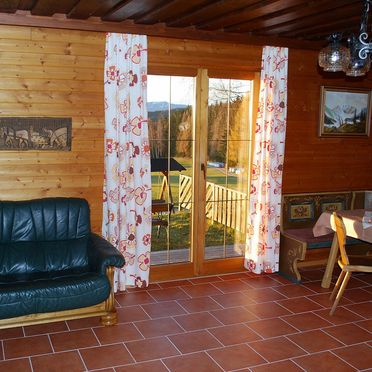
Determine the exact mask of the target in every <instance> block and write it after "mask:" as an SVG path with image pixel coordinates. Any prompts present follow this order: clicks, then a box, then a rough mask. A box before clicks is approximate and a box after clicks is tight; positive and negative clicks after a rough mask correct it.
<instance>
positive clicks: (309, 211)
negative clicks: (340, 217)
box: [281, 191, 353, 231]
mask: <svg viewBox="0 0 372 372" xmlns="http://www.w3.org/2000/svg"><path fill="white" fill-rule="evenodd" d="M352 199H353V194H352V192H351V191H340V192H324V193H306V194H305V193H304V194H283V196H282V223H281V230H282V231H284V230H286V229H294V228H306V227H313V226H314V225H315V222H316V221H317V220H318V218H319V216H320V215H321V214H322V213H323V212H326V211H329V212H335V211H338V210H344V209H351V206H352Z"/></svg>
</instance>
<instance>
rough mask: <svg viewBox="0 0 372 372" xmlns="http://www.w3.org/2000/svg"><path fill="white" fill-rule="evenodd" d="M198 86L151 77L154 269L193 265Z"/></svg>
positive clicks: (190, 81)
mask: <svg viewBox="0 0 372 372" xmlns="http://www.w3.org/2000/svg"><path fill="white" fill-rule="evenodd" d="M194 80H195V79H194V78H193V77H182V76H159V75H149V76H148V119H149V137H150V146H151V167H152V193H153V196H152V197H153V208H152V211H153V213H152V222H153V228H152V252H151V264H152V265H160V264H168V263H176V262H188V261H190V246H191V243H190V242H191V236H190V234H191V210H192V200H191V186H192V148H193V133H192V131H193V103H194V84H195V83H194Z"/></svg>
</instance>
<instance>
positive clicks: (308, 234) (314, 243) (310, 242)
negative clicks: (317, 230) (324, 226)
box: [284, 227, 334, 249]
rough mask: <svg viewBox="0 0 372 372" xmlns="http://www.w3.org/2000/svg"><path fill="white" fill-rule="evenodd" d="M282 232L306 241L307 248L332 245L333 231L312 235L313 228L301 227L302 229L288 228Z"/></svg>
mask: <svg viewBox="0 0 372 372" xmlns="http://www.w3.org/2000/svg"><path fill="white" fill-rule="evenodd" d="M284 233H285V234H286V235H288V236H290V237H293V238H295V239H297V240H300V241H302V242H305V243H307V248H308V249H314V248H328V247H330V246H331V245H332V240H333V236H334V233H331V234H327V235H322V236H317V237H315V236H314V235H313V228H312V227H308V228H303V229H288V230H285V231H284Z"/></svg>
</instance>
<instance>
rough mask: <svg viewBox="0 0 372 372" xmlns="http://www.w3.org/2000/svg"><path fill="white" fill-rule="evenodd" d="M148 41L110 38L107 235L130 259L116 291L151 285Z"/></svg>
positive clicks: (107, 64) (107, 63) (117, 278)
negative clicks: (129, 287) (149, 283)
mask: <svg viewBox="0 0 372 372" xmlns="http://www.w3.org/2000/svg"><path fill="white" fill-rule="evenodd" d="M146 92H147V38H146V36H142V35H129V34H114V33H109V34H107V36H106V60H105V178H104V190H103V225H102V232H103V235H104V236H105V238H106V239H107V240H108V241H110V242H111V243H112V244H113V245H114V246H115V247H117V248H118V249H119V250H120V252H121V253H122V254H123V255H124V257H125V267H124V268H123V269H120V270H117V271H116V273H115V274H116V275H115V290H116V289H119V290H124V289H125V286H126V285H130V286H138V287H146V286H147V285H148V282H149V271H150V250H151V249H150V248H151V173H150V172H151V171H150V146H149V139H148V127H147V107H146V106H147V94H146Z"/></svg>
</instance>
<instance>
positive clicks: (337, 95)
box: [319, 86, 372, 137]
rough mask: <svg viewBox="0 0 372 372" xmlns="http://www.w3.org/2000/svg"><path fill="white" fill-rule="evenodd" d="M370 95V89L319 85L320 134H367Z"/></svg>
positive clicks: (354, 135)
mask: <svg viewBox="0 0 372 372" xmlns="http://www.w3.org/2000/svg"><path fill="white" fill-rule="evenodd" d="M371 97H372V95H371V89H366V88H337V87H325V86H322V87H321V90H320V118H319V136H320V137H356V136H365V137H367V136H369V133H370V125H371V112H370V111H371Z"/></svg>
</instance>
